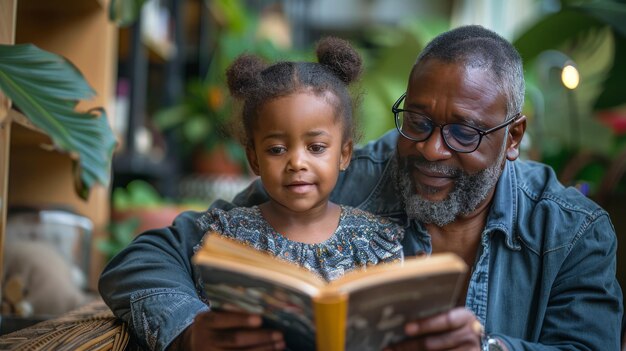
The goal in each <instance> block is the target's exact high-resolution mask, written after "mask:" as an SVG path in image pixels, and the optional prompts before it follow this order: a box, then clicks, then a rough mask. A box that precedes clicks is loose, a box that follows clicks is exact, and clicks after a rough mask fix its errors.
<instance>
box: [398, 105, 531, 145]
mask: <svg viewBox="0 0 626 351" xmlns="http://www.w3.org/2000/svg"><path fill="white" fill-rule="evenodd" d="M405 97H406V93H404V94H402V96H400V98H399V99H398V101H396V103H395V104H393V107H392V108H391V111H392V112H393V114H394V116H395V117H396V128H397V129H398V132H400V134H402V136H403V137H405V138H407V139H409V140H413V141H417V142H420V141H424V140H426V139H428V138H430V136H431V135H432V134H433V131H434V130H435V127H439V129H440V130H441V137H442V138H443V140H444V142H445V143H446V145H448V147H449V148H450V149H452V150H454V151H456V152H461V153H470V152H474V151H476V149H478V146H479V145H480V142H481V140H482V139H483V137H484V136H485V135H487V134H489V133H493V132H495V131H496V130H499V129H502V128H504V127H506V126H508V125H509V124H511V123H513V121H515V120H516V119H517V117H519V115H520V113H517V114H516V115H514V116H513V117H511V118H509V119H507V120H506V121H504V123H502V124H500V125H498V126H495V127H493V128H491V129H488V130H482V129H479V128H476V127H472V126H469V125H467V124H462V123H445V124H437V123H435V122H433V120H432V119H430V118H428V117H426V116H424V115H423V114H420V113H418V112H413V111H408V110H403V109H401V108H398V106H400V104H401V103H402V100H404V98H405Z"/></svg>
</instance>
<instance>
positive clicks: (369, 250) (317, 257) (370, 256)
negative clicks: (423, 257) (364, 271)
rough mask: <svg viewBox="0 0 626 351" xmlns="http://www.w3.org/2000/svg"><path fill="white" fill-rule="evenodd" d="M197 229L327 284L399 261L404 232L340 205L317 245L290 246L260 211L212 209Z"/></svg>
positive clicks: (292, 242)
mask: <svg viewBox="0 0 626 351" xmlns="http://www.w3.org/2000/svg"><path fill="white" fill-rule="evenodd" d="M197 224H198V226H199V227H200V229H202V230H203V231H206V232H213V231H215V232H218V233H221V234H222V235H224V236H227V237H230V238H233V239H236V240H239V241H241V242H244V243H247V244H248V245H250V246H251V247H253V248H255V249H257V250H261V251H266V252H268V253H270V254H272V255H274V256H276V257H278V258H280V259H283V260H286V261H290V262H294V263H296V264H298V265H300V266H302V267H305V268H306V269H308V270H310V271H312V272H314V273H316V274H318V275H319V276H320V277H322V278H323V279H325V280H326V281H331V280H334V279H337V278H339V277H341V276H342V275H343V274H344V273H346V272H348V271H351V270H353V269H357V268H364V267H366V266H368V265H373V264H377V263H380V262H389V261H396V260H401V259H402V258H403V254H402V245H401V244H400V240H402V237H403V236H404V229H403V228H401V227H400V226H398V225H396V224H394V223H392V222H391V221H389V220H388V219H386V218H383V217H378V216H376V215H373V214H371V213H369V212H365V211H362V210H359V209H356V208H353V207H348V206H341V214H340V216H339V225H338V226H337V229H336V230H335V232H334V233H333V235H332V236H331V237H330V238H328V239H327V240H325V241H324V242H321V243H316V244H308V243H302V242H296V241H291V240H289V239H288V238H286V237H284V236H283V235H281V234H280V233H278V232H276V230H274V228H272V226H270V224H269V223H268V222H267V221H266V220H265V218H263V216H262V215H261V210H260V209H259V207H258V206H254V207H238V208H234V209H232V210H230V211H224V210H220V209H212V210H209V211H207V212H205V213H204V214H203V215H202V216H201V217H200V218H199V219H198V221H197ZM207 235H209V234H207Z"/></svg>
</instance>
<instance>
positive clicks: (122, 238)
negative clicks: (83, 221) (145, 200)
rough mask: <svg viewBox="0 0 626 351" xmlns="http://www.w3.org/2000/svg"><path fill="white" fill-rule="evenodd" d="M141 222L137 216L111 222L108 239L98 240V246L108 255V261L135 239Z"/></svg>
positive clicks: (108, 228)
mask: <svg viewBox="0 0 626 351" xmlns="http://www.w3.org/2000/svg"><path fill="white" fill-rule="evenodd" d="M139 224H140V220H139V218H137V217H131V218H128V219H126V220H123V221H119V222H111V223H109V225H108V227H107V231H108V232H109V236H108V237H107V238H106V239H104V238H103V239H99V240H98V241H96V247H97V248H98V250H100V252H102V253H103V254H104V255H105V256H106V259H107V261H110V260H111V259H112V258H113V256H115V255H117V254H118V253H119V252H120V251H122V249H124V248H125V247H126V246H128V244H130V243H131V241H133V239H134V238H135V235H136V232H137V229H138V228H139Z"/></svg>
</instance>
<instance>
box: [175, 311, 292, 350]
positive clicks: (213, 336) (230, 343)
mask: <svg viewBox="0 0 626 351" xmlns="http://www.w3.org/2000/svg"><path fill="white" fill-rule="evenodd" d="M178 339H181V340H178ZM178 339H177V341H178V342H179V345H178V346H179V347H178V348H176V347H175V345H174V344H173V345H172V347H171V348H170V349H171V350H176V349H179V350H191V351H217V350H250V351H252V350H254V351H273V350H283V349H284V348H285V342H284V340H283V335H282V334H281V333H280V332H278V331H275V330H267V329H261V317H260V316H258V315H253V314H244V313H235V312H216V311H210V312H202V313H198V315H196V318H195V319H194V322H193V324H191V325H190V326H189V328H187V329H186V330H185V331H184V332H183V334H181V336H179V338H178ZM175 343H176V342H175Z"/></svg>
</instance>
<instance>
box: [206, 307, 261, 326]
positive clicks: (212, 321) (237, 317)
mask: <svg viewBox="0 0 626 351" xmlns="http://www.w3.org/2000/svg"><path fill="white" fill-rule="evenodd" d="M195 322H196V323H199V324H202V325H203V326H205V327H206V328H210V329H231V328H258V327H260V326H261V317H260V316H258V315H254V314H247V313H236V312H216V311H211V312H202V313H199V314H198V315H197V316H196V319H195Z"/></svg>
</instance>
